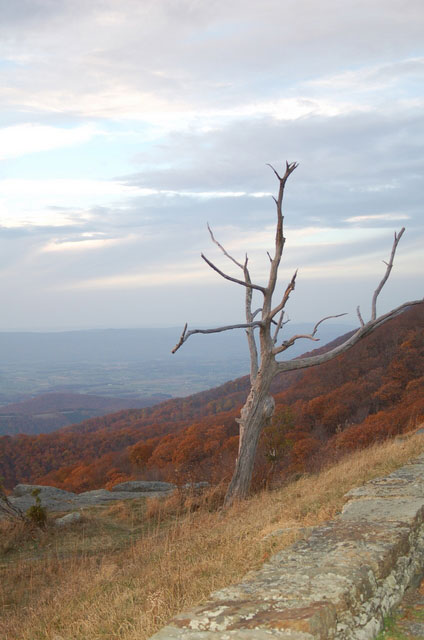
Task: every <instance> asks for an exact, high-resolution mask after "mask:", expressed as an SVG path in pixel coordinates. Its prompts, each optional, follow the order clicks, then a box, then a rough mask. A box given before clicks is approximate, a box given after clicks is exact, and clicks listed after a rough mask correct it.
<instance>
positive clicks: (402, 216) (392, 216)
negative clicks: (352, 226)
mask: <svg viewBox="0 0 424 640" xmlns="http://www.w3.org/2000/svg"><path fill="white" fill-rule="evenodd" d="M410 217H411V216H408V215H407V214H406V213H375V214H370V215H364V216H352V217H350V218H345V222H367V221H368V220H381V221H382V222H384V221H385V220H409V219H410Z"/></svg>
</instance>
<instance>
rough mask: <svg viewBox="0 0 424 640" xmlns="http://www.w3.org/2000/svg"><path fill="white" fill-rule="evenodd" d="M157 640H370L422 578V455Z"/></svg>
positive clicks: (358, 492)
mask: <svg viewBox="0 0 424 640" xmlns="http://www.w3.org/2000/svg"><path fill="white" fill-rule="evenodd" d="M348 498H349V500H348V502H347V504H346V505H345V507H344V509H343V512H342V513H341V514H340V516H339V517H337V518H336V519H335V520H334V521H332V522H330V523H328V524H325V525H323V526H319V527H314V528H312V530H311V531H310V532H308V535H307V536H306V537H305V539H303V540H301V541H299V542H297V543H296V544H294V545H293V546H292V547H290V548H289V549H286V550H284V551H281V552H280V553H277V554H276V555H275V556H273V557H272V558H271V560H270V561H269V562H268V563H266V564H265V565H263V567H262V568H261V569H260V570H259V571H255V572H251V573H249V574H247V575H246V576H245V578H244V579H243V581H242V582H241V583H240V584H237V585H234V586H232V587H228V588H226V589H222V590H220V591H217V592H215V593H213V594H212V595H211V597H210V599H209V600H208V601H207V602H205V603H204V604H203V605H201V606H199V607H196V608H194V609H192V610H191V611H188V612H186V613H182V614H180V615H178V616H176V617H175V618H174V619H173V620H172V622H171V623H170V624H169V625H168V626H167V627H165V628H164V629H162V630H161V631H159V632H158V633H157V634H155V635H154V636H153V637H152V638H151V640H272V639H273V638H275V639H281V640H283V639H285V640H289V639H290V640H325V639H339V640H370V639H371V638H374V637H375V636H376V634H377V633H378V631H379V630H380V628H381V626H382V621H383V617H384V616H386V615H387V614H388V613H389V612H390V611H391V609H392V608H394V607H395V606H396V605H397V604H398V603H399V602H400V601H401V599H402V597H403V594H404V592H405V590H406V589H407V588H408V586H410V585H411V584H413V583H414V581H416V580H418V579H419V578H420V577H421V575H422V573H423V570H424V524H423V522H424V456H421V457H420V458H419V459H418V460H416V461H414V462H412V463H411V464H408V465H407V466H405V467H403V468H401V469H399V470H398V471H395V472H394V473H392V474H390V475H389V476H387V477H385V478H379V479H377V480H373V481H372V482H369V483H368V484H366V485H365V486H363V487H360V488H359V489H354V490H353V491H350V492H349V494H348Z"/></svg>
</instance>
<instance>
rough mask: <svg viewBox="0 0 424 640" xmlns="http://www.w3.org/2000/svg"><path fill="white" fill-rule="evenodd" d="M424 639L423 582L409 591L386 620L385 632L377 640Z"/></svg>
mask: <svg viewBox="0 0 424 640" xmlns="http://www.w3.org/2000/svg"><path fill="white" fill-rule="evenodd" d="M423 639H424V580H423V581H422V582H421V584H420V585H419V587H418V588H417V589H410V590H409V591H408V592H407V594H406V595H405V597H404V599H403V601H402V603H401V604H400V606H399V607H398V608H397V610H396V611H395V612H394V614H393V616H392V617H391V618H389V619H388V620H387V623H386V630H385V631H383V632H382V633H380V635H379V636H378V640H423Z"/></svg>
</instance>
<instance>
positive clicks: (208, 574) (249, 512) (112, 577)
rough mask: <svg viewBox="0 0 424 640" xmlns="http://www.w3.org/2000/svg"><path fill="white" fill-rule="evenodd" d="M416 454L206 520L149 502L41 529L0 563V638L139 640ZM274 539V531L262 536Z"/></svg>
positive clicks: (403, 451) (186, 509)
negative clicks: (41, 534) (63, 528)
mask: <svg viewBox="0 0 424 640" xmlns="http://www.w3.org/2000/svg"><path fill="white" fill-rule="evenodd" d="M423 451H424V437H423V436H422V435H414V434H413V435H411V436H410V437H406V438H405V439H403V440H401V439H398V440H394V441H390V442H387V443H384V444H382V445H378V446H374V447H371V448H369V449H367V450H364V451H361V452H356V453H354V454H352V455H350V456H348V457H346V458H345V459H344V460H342V461H341V462H338V463H337V464H336V465H334V466H333V467H329V468H328V469H326V470H324V471H322V472H321V473H319V474H314V475H310V476H307V477H302V478H301V479H299V480H298V481H296V482H293V483H291V484H289V485H287V486H286V487H284V488H282V489H279V490H278V491H272V492H264V493H262V494H259V495H256V496H254V497H252V498H251V499H249V500H248V501H246V502H243V503H241V504H238V505H235V506H234V507H233V508H232V509H231V510H230V511H228V512H222V511H218V512H211V511H210V510H209V509H211V508H212V506H211V505H210V504H208V499H207V500H206V506H202V504H201V501H200V500H199V498H198V497H196V498H195V501H194V498H191V499H192V500H193V501H194V506H193V503H191V505H190V504H184V501H183V500H182V499H181V498H178V500H177V499H176V498H173V500H170V502H169V503H168V505H167V504H166V503H162V505H158V503H157V502H151V503H150V505H149V506H148V508H147V513H148V515H149V518H147V517H146V507H145V505H144V503H142V502H140V501H138V502H133V503H125V504H121V505H113V506H112V507H109V508H106V509H103V510H97V511H95V512H94V513H92V514H91V515H87V516H86V517H85V522H84V523H82V524H80V525H79V526H78V525H76V526H75V527H72V528H69V529H68V530H67V531H59V530H54V529H49V530H48V531H47V532H46V533H45V534H44V536H45V537H44V542H43V543H42V542H40V540H31V541H30V542H28V541H27V542H26V543H25V541H24V544H23V546H22V549H21V551H20V552H19V553H18V552H16V551H13V550H11V551H9V553H7V554H5V555H3V556H0V606H1V607H2V616H0V638H2V640H87V638H90V640H106V639H110V638H114V639H120V640H145V639H146V638H148V637H149V636H150V635H152V634H153V633H154V632H155V631H156V630H157V629H158V628H159V627H161V626H163V625H164V624H166V622H167V620H169V618H170V617H171V616H172V615H173V614H175V613H176V612H178V611H180V610H182V609H184V608H187V607H189V606H192V605H194V604H196V603H198V602H200V601H201V600H204V599H205V598H206V597H207V596H208V594H209V593H210V592H211V591H213V590H215V589H218V588H221V587H223V586H226V585H228V584H231V583H233V582H235V581H237V580H239V579H240V578H241V577H242V576H243V574H244V573H246V571H248V570H250V569H254V568H257V567H259V566H260V565H261V563H262V562H263V561H264V559H266V558H267V557H269V555H270V554H271V553H273V552H274V551H277V550H279V549H282V548H284V547H285V546H287V545H289V544H291V543H292V542H293V541H294V540H296V539H297V538H298V537H299V535H300V533H299V529H301V528H302V527H304V526H313V525H317V524H320V523H322V522H323V521H325V520H328V519H330V518H332V517H334V515H335V514H337V513H338V512H339V510H340V509H341V507H342V505H343V503H344V501H345V498H344V497H343V496H344V494H345V493H346V492H347V491H348V490H349V489H351V488H352V487H355V486H359V485H361V484H363V483H364V482H366V481H367V480H369V479H371V478H374V477H377V476H380V475H385V474H388V473H390V472H391V471H393V470H394V469H396V468H397V467H399V466H402V465H403V464H404V463H406V462H407V461H408V460H410V459H411V458H413V457H415V456H416V455H418V454H419V453H421V452H423ZM218 493H219V492H218ZM221 493H222V492H221ZM219 499H220V498H218V497H217V496H215V497H214V498H213V500H212V499H211V498H209V501H211V502H212V503H213V502H217V501H218V502H219ZM185 500H187V498H185ZM193 509H194V510H193ZM275 530H283V531H280V532H279V535H271V536H268V535H267V534H270V533H272V532H273V531H275ZM8 558H9V560H8Z"/></svg>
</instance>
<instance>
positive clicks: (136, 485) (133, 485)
mask: <svg viewBox="0 0 424 640" xmlns="http://www.w3.org/2000/svg"><path fill="white" fill-rule="evenodd" d="M175 488H176V487H175V484H171V483H170V482H159V481H158V480H153V481H149V480H131V481H128V482H120V483H119V484H116V485H115V486H114V487H112V489H111V491H130V492H133V491H134V492H137V493H140V492H143V493H144V492H150V491H173V490H174V489H175Z"/></svg>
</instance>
